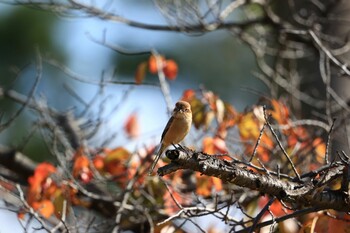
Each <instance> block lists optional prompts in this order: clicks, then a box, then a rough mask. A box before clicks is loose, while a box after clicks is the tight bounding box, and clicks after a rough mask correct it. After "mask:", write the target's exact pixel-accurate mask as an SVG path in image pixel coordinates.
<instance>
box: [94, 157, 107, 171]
mask: <svg viewBox="0 0 350 233" xmlns="http://www.w3.org/2000/svg"><path fill="white" fill-rule="evenodd" d="M92 163H93V164H94V166H95V168H96V169H97V171H100V172H101V171H102V170H103V168H104V166H105V163H104V158H103V157H102V156H101V155H96V156H95V158H94V159H93V160H92Z"/></svg>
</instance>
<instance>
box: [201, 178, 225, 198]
mask: <svg viewBox="0 0 350 233" xmlns="http://www.w3.org/2000/svg"><path fill="white" fill-rule="evenodd" d="M196 178H197V182H196V184H197V190H196V192H197V194H198V195H201V196H204V197H208V196H211V195H212V191H213V187H214V188H215V190H216V191H221V190H222V181H221V180H220V179H218V178H216V177H209V176H201V175H200V174H199V173H196Z"/></svg>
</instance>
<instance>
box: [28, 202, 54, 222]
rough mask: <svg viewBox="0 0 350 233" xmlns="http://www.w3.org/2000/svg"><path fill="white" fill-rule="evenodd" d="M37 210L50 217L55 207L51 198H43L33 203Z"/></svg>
mask: <svg viewBox="0 0 350 233" xmlns="http://www.w3.org/2000/svg"><path fill="white" fill-rule="evenodd" d="M32 207H33V209H34V210H35V211H37V212H39V213H40V214H41V215H42V216H43V217H44V218H50V217H51V215H52V214H53V213H54V210H55V207H54V205H53V203H52V202H51V201H50V200H42V201H38V202H34V203H32Z"/></svg>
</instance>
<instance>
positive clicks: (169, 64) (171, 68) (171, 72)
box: [163, 59, 178, 80]
mask: <svg viewBox="0 0 350 233" xmlns="http://www.w3.org/2000/svg"><path fill="white" fill-rule="evenodd" d="M163 72H164V75H165V77H167V78H168V79H169V80H174V79H175V78H176V76H177V73H178V67H177V64H176V62H175V61H174V60H171V59H170V60H166V61H165V66H164V68H163Z"/></svg>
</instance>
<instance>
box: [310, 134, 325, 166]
mask: <svg viewBox="0 0 350 233" xmlns="http://www.w3.org/2000/svg"><path fill="white" fill-rule="evenodd" d="M312 146H313V147H314V150H315V152H316V159H317V161H318V162H319V163H323V162H324V157H325V155H326V144H325V143H324V142H323V140H322V139H321V138H315V140H314V141H313V142H312Z"/></svg>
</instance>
